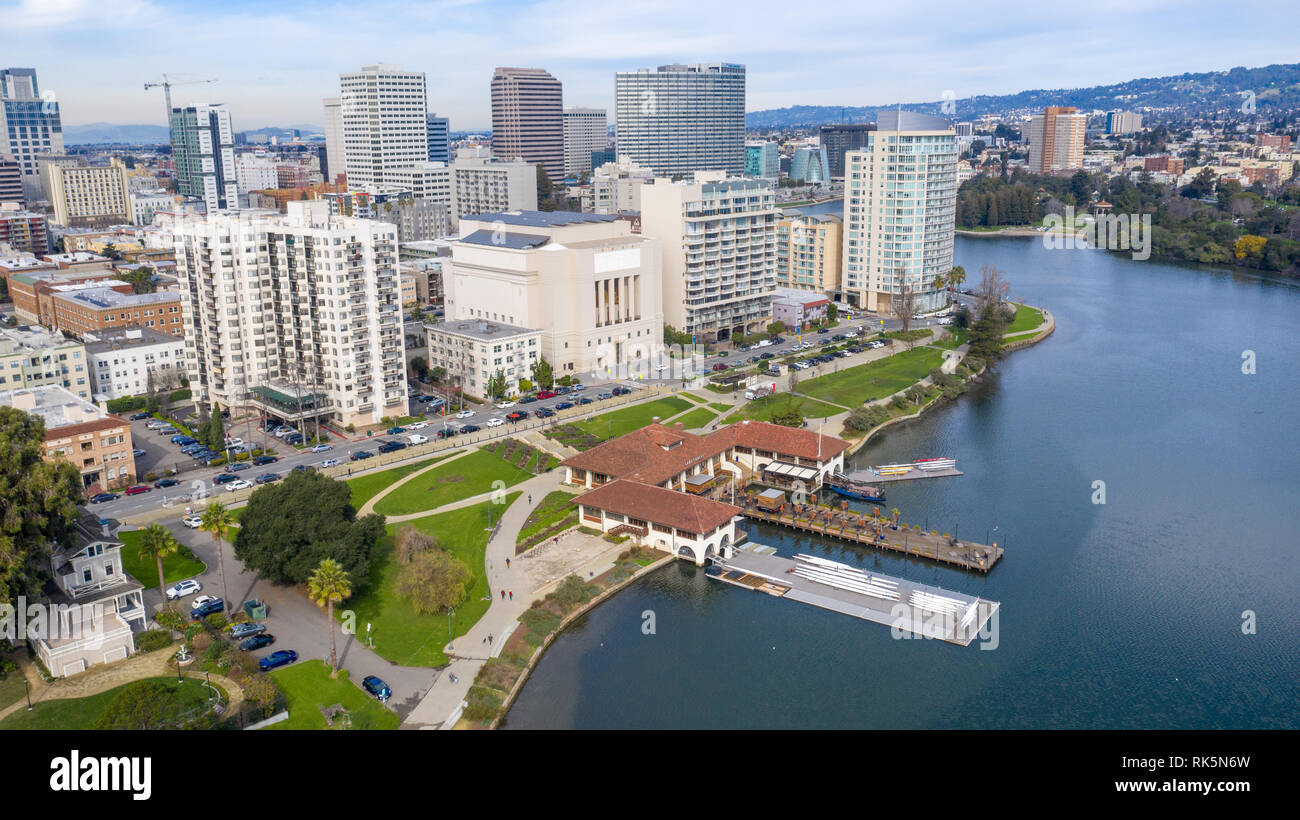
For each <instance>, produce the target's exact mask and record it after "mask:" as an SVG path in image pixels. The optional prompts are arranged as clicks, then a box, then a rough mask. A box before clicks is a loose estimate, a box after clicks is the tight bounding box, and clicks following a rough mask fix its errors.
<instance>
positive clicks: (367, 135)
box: [326, 65, 429, 190]
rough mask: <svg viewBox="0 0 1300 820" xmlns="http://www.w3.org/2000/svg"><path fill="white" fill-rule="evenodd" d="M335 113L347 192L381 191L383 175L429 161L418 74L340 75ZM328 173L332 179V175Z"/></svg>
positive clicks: (370, 71) (387, 68)
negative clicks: (376, 188) (339, 120)
mask: <svg viewBox="0 0 1300 820" xmlns="http://www.w3.org/2000/svg"><path fill="white" fill-rule="evenodd" d="M339 111H340V116H341V118H342V128H343V165H344V168H345V172H346V174H347V178H348V187H349V189H356V190H365V189H367V188H368V187H370V186H376V185H382V184H384V183H387V182H388V181H389V179H388V176H387V174H388V170H389V169H391V168H404V167H409V166H411V165H415V164H417V163H420V162H428V161H429V133H428V128H429V119H428V117H429V111H428V107H427V98H426V91H425V78H424V73H423V72H420V71H406V70H405V69H403V68H402V67H401V66H399V65H370V66H363V67H362V68H361V70H360V71H354V72H349V73H346V74H342V75H340V76H339ZM328 139H329V135H328V134H327V135H326V140H327V141H328ZM331 173H334V174H335V175H336V176H337V172H334V171H332V172H331Z"/></svg>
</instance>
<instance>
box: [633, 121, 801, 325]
mask: <svg viewBox="0 0 1300 820" xmlns="http://www.w3.org/2000/svg"><path fill="white" fill-rule="evenodd" d="M742 147H743V146H742ZM779 215H780V211H778V210H777V207H776V191H775V189H774V188H773V186H772V182H771V181H770V180H765V179H734V178H733V179H728V178H726V176H725V175H724V174H723V173H722V172H705V171H698V172H696V174H695V180H694V181H693V182H673V181H671V180H669V179H664V178H656V179H653V180H648V181H647V182H646V183H645V184H643V185H642V186H641V234H642V235H643V236H652V237H654V238H656V239H658V240H659V241H660V242H661V243H662V244H663V260H664V262H663V287H664V292H663V304H664V321H665V322H667V323H668V324H670V325H672V326H673V327H675V328H676V329H678V330H682V331H685V332H687V333H690V334H693V335H695V336H696V337H697V339H698V341H700V342H705V341H720V340H725V339H730V338H731V337H732V336H735V335H737V334H747V333H755V332H757V331H759V330H762V329H764V328H766V327H767V325H768V323H769V322H770V321H771V317H772V294H773V292H774V291H775V290H776V223H777V220H778V218H779Z"/></svg>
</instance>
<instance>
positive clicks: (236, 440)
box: [226, 438, 244, 448]
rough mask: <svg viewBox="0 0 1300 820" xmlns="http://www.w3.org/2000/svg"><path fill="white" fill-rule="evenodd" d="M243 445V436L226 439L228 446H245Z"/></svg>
mask: <svg viewBox="0 0 1300 820" xmlns="http://www.w3.org/2000/svg"><path fill="white" fill-rule="evenodd" d="M243 446H244V440H243V439H242V438H232V439H226V447H228V448H229V447H243Z"/></svg>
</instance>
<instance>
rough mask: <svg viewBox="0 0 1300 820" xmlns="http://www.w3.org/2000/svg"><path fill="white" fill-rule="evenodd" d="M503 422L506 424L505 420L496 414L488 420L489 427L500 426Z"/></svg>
mask: <svg viewBox="0 0 1300 820" xmlns="http://www.w3.org/2000/svg"><path fill="white" fill-rule="evenodd" d="M503 424H505V422H504V421H502V420H501V419H499V418H496V417H495V416H494V417H492V418H490V419H488V420H487V426H488V427H500V426H501V425H503Z"/></svg>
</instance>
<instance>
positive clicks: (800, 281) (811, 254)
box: [776, 209, 844, 293]
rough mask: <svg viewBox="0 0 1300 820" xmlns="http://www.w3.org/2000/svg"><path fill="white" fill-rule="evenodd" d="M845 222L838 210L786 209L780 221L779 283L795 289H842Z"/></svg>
mask: <svg viewBox="0 0 1300 820" xmlns="http://www.w3.org/2000/svg"><path fill="white" fill-rule="evenodd" d="M843 229H844V223H843V221H842V220H841V219H840V218H839V217H838V216H835V215H834V214H808V215H807V216H805V215H804V214H803V213H802V212H801V211H798V210H793V209H789V210H784V211H782V212H781V217H780V219H779V221H778V222H777V223H776V284H777V286H778V287H783V288H793V289H795V290H810V291H815V292H817V293H835V292H837V291H839V289H840V272H841V267H842V263H841V258H840V252H841V251H842V250H843V247H844V230H843Z"/></svg>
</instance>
